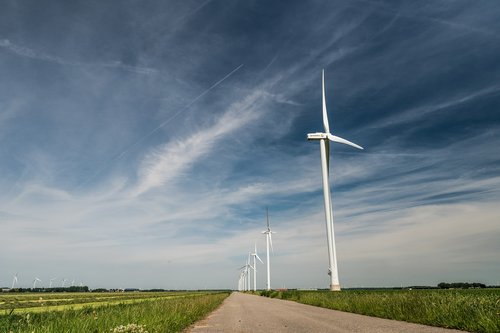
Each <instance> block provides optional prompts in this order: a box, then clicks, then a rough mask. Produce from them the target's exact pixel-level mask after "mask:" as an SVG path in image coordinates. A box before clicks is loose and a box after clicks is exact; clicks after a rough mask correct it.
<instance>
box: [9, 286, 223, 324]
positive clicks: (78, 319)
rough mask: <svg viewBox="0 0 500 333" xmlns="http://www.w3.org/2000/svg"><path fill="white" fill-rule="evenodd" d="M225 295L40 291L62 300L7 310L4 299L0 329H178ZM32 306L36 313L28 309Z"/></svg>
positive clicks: (20, 298)
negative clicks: (54, 292) (90, 293)
mask: <svg viewBox="0 0 500 333" xmlns="http://www.w3.org/2000/svg"><path fill="white" fill-rule="evenodd" d="M228 295H229V293H228V292H218V293H215V292H212V293H208V292H198V293H195V292H184V293H183V292H178V293H175V292H170V293H121V294H117V293H107V294H93V295H89V294H80V293H79V294H69V293H68V294H63V295H43V297H45V298H46V299H47V300H48V299H51V298H50V297H55V298H52V300H57V301H56V303H58V302H63V303H62V304H58V305H57V304H56V306H59V307H61V308H59V309H57V310H54V309H52V307H53V305H52V306H47V305H39V306H38V307H19V308H18V307H13V305H14V304H13V303H10V308H8V307H6V303H5V302H4V303H3V305H4V307H3V310H1V311H0V332H9V333H10V332H12V333H25V332H29V333H32V332H33V333H62V332H64V333H81V332H89V333H94V332H95V333H101V332H108V333H109V332H147V333H154V332H179V331H181V330H183V329H184V328H186V327H188V326H189V325H191V324H192V323H194V322H195V321H197V320H199V319H201V318H203V317H205V316H206V315H207V314H209V313H210V312H211V311H213V310H214V309H215V308H217V307H218V306H219V305H220V304H221V303H222V301H223V300H224V299H225V298H226V297H227V296H228ZM9 296H14V295H9ZM92 296H93V297H92ZM16 297H17V298H16V302H17V304H18V305H21V304H23V302H27V303H30V304H31V302H33V298H34V297H38V298H40V294H37V295H33V294H31V295H26V297H27V299H23V297H24V295H16ZM62 297H64V300H62ZM117 297H118V299H116V298H117ZM4 299H5V297H2V299H0V302H1V301H2V300H4ZM84 299H85V302H84V301H83V300H84ZM39 300H40V299H38V301H39ZM42 300H43V298H42ZM35 301H36V300H35ZM7 302H9V301H7ZM71 302H73V303H71ZM1 305H2V304H0V306H1ZM40 307H41V308H40ZM35 308H36V309H37V310H36V311H29V309H35ZM44 308H45V311H42V310H43V309H44Z"/></svg>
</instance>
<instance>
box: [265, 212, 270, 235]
mask: <svg viewBox="0 0 500 333" xmlns="http://www.w3.org/2000/svg"><path fill="white" fill-rule="evenodd" d="M266 220H267V230H269V228H270V226H269V208H268V207H266Z"/></svg>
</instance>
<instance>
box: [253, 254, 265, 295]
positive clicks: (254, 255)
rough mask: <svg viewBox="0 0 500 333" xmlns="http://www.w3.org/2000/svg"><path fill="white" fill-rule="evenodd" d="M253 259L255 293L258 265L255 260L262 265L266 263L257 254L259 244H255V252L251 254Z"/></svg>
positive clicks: (255, 289) (254, 289)
mask: <svg viewBox="0 0 500 333" xmlns="http://www.w3.org/2000/svg"><path fill="white" fill-rule="evenodd" d="M250 255H251V256H252V257H253V267H252V268H253V291H257V263H256V261H255V258H257V259H259V261H260V262H261V263H264V262H263V261H262V259H260V257H259V255H258V254H257V244H254V251H253V253H251V254H250Z"/></svg>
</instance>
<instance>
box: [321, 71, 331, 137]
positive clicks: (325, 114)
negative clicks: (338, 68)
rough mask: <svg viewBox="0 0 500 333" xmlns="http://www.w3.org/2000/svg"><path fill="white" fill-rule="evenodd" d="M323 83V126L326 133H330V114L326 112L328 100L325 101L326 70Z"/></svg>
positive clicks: (323, 74)
mask: <svg viewBox="0 0 500 333" xmlns="http://www.w3.org/2000/svg"><path fill="white" fill-rule="evenodd" d="M321 76H322V81H323V126H324V127H325V133H330V125H329V124H328V114H327V111H326V99H325V70H324V69H323V72H322V75H321Z"/></svg>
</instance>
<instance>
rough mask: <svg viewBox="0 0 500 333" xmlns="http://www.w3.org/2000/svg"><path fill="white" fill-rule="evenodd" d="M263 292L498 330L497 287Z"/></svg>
mask: <svg viewBox="0 0 500 333" xmlns="http://www.w3.org/2000/svg"><path fill="white" fill-rule="evenodd" d="M263 295H264V296H270V297H276V298H281V299H287V300H292V301H296V302H300V303H304V304H310V305H315V306H319V307H324V308H329V309H335V310H340V311H346V312H353V313H359V314H363V315H368V316H373V317H381V318H388V319H395V320H402V321H407V322H412V323H419V324H425V325H431V326H439V327H447V328H455V329H460V330H466V331H471V332H488V333H489V332H500V289H469V290H458V289H456V290H344V291H341V292H329V291H285V292H277V291H274V292H271V293H268V292H263Z"/></svg>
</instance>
